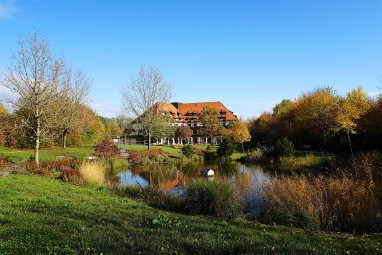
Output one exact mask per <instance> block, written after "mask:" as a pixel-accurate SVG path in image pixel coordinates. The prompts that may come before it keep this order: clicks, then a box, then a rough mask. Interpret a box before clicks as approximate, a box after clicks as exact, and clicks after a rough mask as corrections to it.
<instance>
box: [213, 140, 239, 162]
mask: <svg viewBox="0 0 382 255" xmlns="http://www.w3.org/2000/svg"><path fill="white" fill-rule="evenodd" d="M235 148H236V144H235V143H234V142H233V141H232V140H231V139H230V138H225V139H224V140H223V141H222V142H221V143H220V145H219V148H218V150H217V154H218V155H219V156H220V157H223V158H228V157H229V156H231V155H232V154H233V152H234V151H235Z"/></svg>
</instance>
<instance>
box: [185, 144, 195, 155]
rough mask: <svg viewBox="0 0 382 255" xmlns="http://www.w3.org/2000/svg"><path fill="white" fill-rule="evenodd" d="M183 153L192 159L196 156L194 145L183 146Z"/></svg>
mask: <svg viewBox="0 0 382 255" xmlns="http://www.w3.org/2000/svg"><path fill="white" fill-rule="evenodd" d="M182 153H183V155H185V156H186V157H188V158H190V157H191V156H192V155H194V154H195V149H194V147H193V146H192V145H189V144H187V145H185V146H183V148H182Z"/></svg>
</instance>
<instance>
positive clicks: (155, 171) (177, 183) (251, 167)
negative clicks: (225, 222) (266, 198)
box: [117, 161, 274, 213]
mask: <svg viewBox="0 0 382 255" xmlns="http://www.w3.org/2000/svg"><path fill="white" fill-rule="evenodd" d="M204 168H210V169H212V170H214V172H215V175H214V176H213V177H202V176H201V175H202V174H201V173H202V170H203V169H204ZM273 171H274V169H273V170H271V169H270V167H269V166H268V167H267V166H264V165H256V164H244V163H240V162H236V161H204V162H193V163H186V164H174V163H170V164H164V165H146V166H145V165H135V166H131V168H130V169H127V170H125V171H121V172H119V174H118V175H117V176H118V177H119V181H120V186H123V185H138V186H142V187H143V186H148V185H151V186H155V187H157V188H159V189H162V190H166V191H169V192H172V193H175V194H181V193H182V192H183V186H184V185H186V184H187V182H189V181H190V180H192V179H196V178H207V179H208V180H213V179H226V180H228V181H230V182H232V183H233V185H234V186H236V188H237V190H238V192H239V194H241V195H242V197H243V198H245V200H247V202H248V206H249V207H250V210H251V211H252V212H255V213H261V212H262V199H261V191H262V187H263V183H264V181H271V182H272V175H273Z"/></svg>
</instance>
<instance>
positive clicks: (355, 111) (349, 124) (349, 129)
mask: <svg viewBox="0 0 382 255" xmlns="http://www.w3.org/2000/svg"><path fill="white" fill-rule="evenodd" d="M371 106H372V101H371V100H370V99H368V98H367V95H366V93H365V92H363V88H362V86H359V87H358V88H357V89H354V90H352V91H351V92H348V93H347V95H346V97H344V98H342V97H340V98H338V103H337V108H336V110H337V114H336V118H335V123H336V127H335V130H336V131H337V132H338V131H345V132H346V135H347V139H348V142H349V146H350V150H351V153H352V155H353V148H352V145H351V140H350V134H355V133H356V127H357V123H356V120H358V119H359V118H360V117H361V116H362V114H364V113H366V112H367V111H368V110H369V109H370V108H371Z"/></svg>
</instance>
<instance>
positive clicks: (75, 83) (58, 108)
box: [52, 68, 92, 149]
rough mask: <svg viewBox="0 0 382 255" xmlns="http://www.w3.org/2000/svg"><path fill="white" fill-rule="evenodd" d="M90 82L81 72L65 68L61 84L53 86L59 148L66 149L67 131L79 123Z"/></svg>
mask: <svg viewBox="0 0 382 255" xmlns="http://www.w3.org/2000/svg"><path fill="white" fill-rule="evenodd" d="M91 83H92V81H91V80H90V79H89V77H87V75H86V74H84V73H83V72H82V71H72V69H71V68H66V70H65V74H64V78H63V81H62V84H56V86H54V96H55V100H54V101H53V103H52V108H53V109H55V115H54V116H55V119H54V123H55V126H56V128H57V129H58V130H59V133H60V137H61V146H62V148H63V149H65V148H66V138H67V135H68V131H69V130H70V129H72V128H73V127H74V126H75V125H78V124H79V123H80V122H81V119H80V105H82V104H84V103H85V100H86V98H87V96H88V94H89V90H90V87H91Z"/></svg>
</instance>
